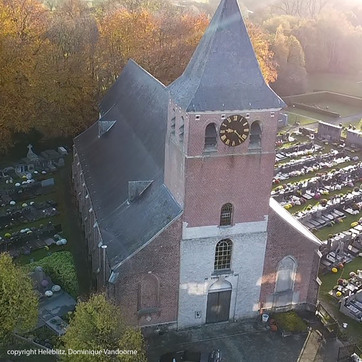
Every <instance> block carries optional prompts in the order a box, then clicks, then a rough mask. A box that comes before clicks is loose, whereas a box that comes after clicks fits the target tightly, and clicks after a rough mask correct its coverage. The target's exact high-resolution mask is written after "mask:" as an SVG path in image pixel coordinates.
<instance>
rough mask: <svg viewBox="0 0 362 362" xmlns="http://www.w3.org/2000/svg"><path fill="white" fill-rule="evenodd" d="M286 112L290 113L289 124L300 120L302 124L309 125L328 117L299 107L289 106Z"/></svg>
mask: <svg viewBox="0 0 362 362" xmlns="http://www.w3.org/2000/svg"><path fill="white" fill-rule="evenodd" d="M285 113H287V114H288V125H289V126H292V125H295V123H296V122H299V123H300V125H301V126H308V125H310V124H313V123H317V122H318V121H323V120H325V119H327V117H326V116H323V115H320V114H318V113H313V112H309V111H305V110H304V109H299V108H287V109H286V112H285ZM323 117H324V118H323Z"/></svg>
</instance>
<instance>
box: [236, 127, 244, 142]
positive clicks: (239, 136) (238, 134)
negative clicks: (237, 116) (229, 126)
mask: <svg viewBox="0 0 362 362" xmlns="http://www.w3.org/2000/svg"><path fill="white" fill-rule="evenodd" d="M234 133H236V135H237V136H238V137H239V138H240V139H241V140H243V138H242V137H241V136H240V134H239V133H238V131H236V130H235V129H234Z"/></svg>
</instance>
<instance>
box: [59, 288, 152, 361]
mask: <svg viewBox="0 0 362 362" xmlns="http://www.w3.org/2000/svg"><path fill="white" fill-rule="evenodd" d="M62 341H63V342H64V346H65V348H66V350H68V349H73V350H92V351H101V352H102V353H100V354H99V355H94V356H93V355H81V354H79V355H68V356H65V357H64V360H66V361H68V360H69V361H75V362H77V361H104V360H105V359H106V360H116V359H118V360H121V361H126V362H128V361H130V362H131V361H132V362H145V361H146V357H145V352H144V350H145V346H144V340H143V337H142V334H141V332H140V331H139V330H137V329H134V328H132V327H128V326H126V324H125V323H124V321H123V317H122V314H121V312H120V310H119V307H118V306H116V305H114V304H113V303H112V302H110V301H108V300H107V299H106V298H105V296H104V295H103V294H99V295H93V296H92V297H91V298H90V299H89V300H88V301H87V302H80V303H79V304H78V305H77V307H76V310H75V312H74V315H73V317H72V318H71V320H70V323H69V327H68V329H67V332H66V333H65V335H64V336H63V337H62ZM105 350H109V351H117V350H132V351H133V350H135V351H137V354H129V355H127V354H118V355H117V354H114V355H113V357H114V359H112V358H109V359H107V358H106V357H107V356H105V354H104V351H105Z"/></svg>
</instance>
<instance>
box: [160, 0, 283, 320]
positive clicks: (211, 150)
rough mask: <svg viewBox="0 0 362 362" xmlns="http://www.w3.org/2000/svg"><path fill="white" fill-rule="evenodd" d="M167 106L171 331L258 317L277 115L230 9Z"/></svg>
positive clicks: (226, 1) (229, 6)
mask: <svg viewBox="0 0 362 362" xmlns="http://www.w3.org/2000/svg"><path fill="white" fill-rule="evenodd" d="M169 91H170V95H171V99H170V102H169V111H168V130H167V136H166V137H167V138H166V154H165V184H166V186H167V187H168V188H169V189H170V190H171V192H172V193H173V195H174V197H175V198H176V199H177V201H178V202H179V203H180V205H182V207H183V210H184V211H183V216H182V218H183V220H182V221H183V230H182V239H181V240H180V255H181V260H180V262H181V264H180V287H179V315H178V325H179V327H187V326H193V325H200V324H204V323H215V322H221V321H227V320H233V319H239V318H245V317H250V316H253V315H254V314H255V313H257V311H258V308H259V296H260V284H261V278H262V272H263V265H264V256H265V247H266V242H267V232H266V230H267V221H268V210H269V198H270V191H271V183H272V177H273V166H274V160H275V151H274V145H275V135H276V132H277V120H278V112H279V111H280V109H281V108H282V107H283V106H284V103H283V101H282V100H281V99H280V98H279V97H278V96H277V95H276V94H275V93H274V92H273V91H272V90H271V89H270V88H269V86H268V85H267V84H266V83H265V81H264V78H263V76H262V74H261V71H260V68H259V65H258V62H257V59H256V57H255V53H254V50H253V47H252V45H251V42H250V39H249V36H248V33H247V30H246V27H245V24H244V21H243V19H242V16H241V13H240V9H239V6H238V4H237V0H221V2H220V5H219V7H218V9H217V11H216V13H215V15H214V17H213V19H212V21H211V23H210V25H209V27H208V29H207V31H206V33H205V35H204V36H203V38H202V39H201V41H200V44H199V45H198V47H197V49H196V51H195V53H194V54H193V56H192V59H191V61H190V63H189V64H188V66H187V67H186V69H185V71H184V73H183V74H182V75H181V76H180V77H179V78H178V79H177V80H176V81H174V82H173V83H172V84H171V85H170V86H169Z"/></svg>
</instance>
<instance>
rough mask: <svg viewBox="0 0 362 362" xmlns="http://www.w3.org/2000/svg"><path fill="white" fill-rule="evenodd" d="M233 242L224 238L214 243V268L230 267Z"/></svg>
mask: <svg viewBox="0 0 362 362" xmlns="http://www.w3.org/2000/svg"><path fill="white" fill-rule="evenodd" d="M232 247H233V243H232V242H231V240H230V239H224V240H221V241H219V242H218V243H217V244H216V250H215V262H214V269H215V270H224V269H230V266H231V252H232Z"/></svg>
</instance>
